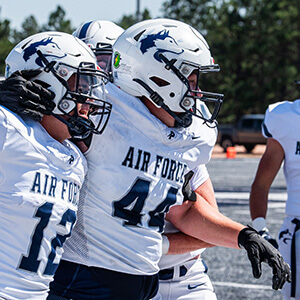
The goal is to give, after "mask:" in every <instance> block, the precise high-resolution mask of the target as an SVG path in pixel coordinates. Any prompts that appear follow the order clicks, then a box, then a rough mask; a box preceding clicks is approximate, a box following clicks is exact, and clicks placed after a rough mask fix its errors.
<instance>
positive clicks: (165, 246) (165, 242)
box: [162, 234, 170, 254]
mask: <svg viewBox="0 0 300 300" xmlns="http://www.w3.org/2000/svg"><path fill="white" fill-rule="evenodd" d="M169 248H170V242H169V239H168V237H167V236H166V235H164V234H163V235H162V254H167V253H168V252H169Z"/></svg>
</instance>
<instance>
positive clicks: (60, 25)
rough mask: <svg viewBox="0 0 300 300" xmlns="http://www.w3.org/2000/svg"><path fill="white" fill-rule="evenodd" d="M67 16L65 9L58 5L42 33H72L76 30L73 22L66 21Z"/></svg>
mask: <svg viewBox="0 0 300 300" xmlns="http://www.w3.org/2000/svg"><path fill="white" fill-rule="evenodd" d="M65 16H66V13H65V11H64V9H63V8H62V7H61V6H60V5H58V6H57V8H56V10H55V11H54V12H52V13H51V14H50V16H49V21H48V24H46V25H44V26H43V27H42V31H47V30H54V31H61V32H66V33H72V32H73V31H74V30H75V29H74V28H73V27H72V25H71V21H70V20H67V19H65Z"/></svg>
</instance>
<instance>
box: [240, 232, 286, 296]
mask: <svg viewBox="0 0 300 300" xmlns="http://www.w3.org/2000/svg"><path fill="white" fill-rule="evenodd" d="M238 243H239V245H240V247H241V248H245V249H246V251H247V253H248V258H249V260H250V262H251V266H252V271H253V276H254V277H255V278H259V277H260V276H261V263H262V262H265V263H267V264H268V265H269V266H270V267H271V268H272V270H273V279H272V288H273V289H274V290H278V289H281V288H282V287H283V285H284V283H285V282H286V281H287V282H291V272H290V267H289V265H288V264H287V263H286V262H285V261H284V260H283V257H282V256H281V254H280V253H279V251H278V250H277V249H276V248H274V247H273V246H272V245H271V244H270V243H269V242H267V241H266V240H265V239H264V238H262V237H261V236H260V235H259V234H258V232H257V231H255V230H254V229H253V228H251V227H246V228H244V229H242V230H241V231H240V233H239V236H238Z"/></svg>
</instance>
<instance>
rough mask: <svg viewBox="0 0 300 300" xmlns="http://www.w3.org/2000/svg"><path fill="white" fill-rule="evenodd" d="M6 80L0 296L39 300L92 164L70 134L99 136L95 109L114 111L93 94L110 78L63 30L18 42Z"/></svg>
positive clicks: (0, 92) (0, 164)
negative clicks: (93, 117)
mask: <svg viewBox="0 0 300 300" xmlns="http://www.w3.org/2000/svg"><path fill="white" fill-rule="evenodd" d="M11 73H13V74H12V75H11V76H10V74H11ZM6 77H8V78H7V79H6V80H4V81H3V82H1V85H0V98H1V102H2V103H3V104H5V106H6V107H4V106H0V119H1V121H0V174H1V175H0V178H1V179H0V219H1V222H0V224H1V225H0V236H1V238H0V248H1V253H0V278H1V279H0V298H1V299H28V300H29V299H30V300H32V299H37V300H42V299H46V297H47V293H48V289H49V283H50V281H51V280H53V275H54V272H55V270H56V268H57V266H58V263H59V261H60V258H61V255H62V245H63V243H64V242H65V240H66V239H67V238H68V237H69V236H70V234H71V230H72V227H73V225H74V223H75V220H76V213H77V208H78V200H79V199H78V198H79V189H80V188H81V186H82V183H83V180H84V176H85V173H86V168H87V166H86V160H85V158H84V157H83V155H82V153H81V152H80V150H79V149H78V148H77V147H76V146H75V145H74V144H72V143H71V142H69V141H68V138H70V137H75V138H82V137H84V136H86V135H89V134H90V132H94V133H96V131H97V129H96V128H97V127H98V128H99V126H92V123H91V121H90V120H89V119H88V118H89V115H90V112H93V113H101V112H103V113H104V112H105V113H106V114H108V113H109V111H105V110H106V108H105V102H103V101H102V100H101V99H98V98H96V97H95V96H93V90H94V89H95V87H96V85H97V86H99V85H101V86H102V85H103V83H104V80H106V78H105V77H104V76H103V73H102V72H100V71H99V70H97V62H96V59H95V57H94V55H93V53H92V51H91V50H90V49H89V48H88V47H87V46H86V45H85V44H84V43H82V41H80V40H79V39H77V38H75V37H73V36H72V35H69V34H65V33H60V32H44V33H40V34H36V35H33V36H30V37H28V38H27V39H25V40H23V41H22V42H20V43H19V44H18V45H16V47H15V48H14V49H13V50H12V51H11V52H10V53H9V55H8V57H7V58H6ZM29 79H31V80H33V81H27V80H29ZM47 88H49V89H47ZM97 90H98V89H97ZM97 93H98V94H99V92H97ZM7 107H10V108H12V109H13V110H14V111H17V112H19V113H20V115H22V117H23V118H21V117H20V116H19V115H18V114H16V113H13V112H12V111H11V110H10V109H8V108H7ZM25 107H26V108H25ZM109 108H110V106H109ZM42 115H44V116H43V117H42ZM27 116H30V118H27ZM32 119H35V120H32Z"/></svg>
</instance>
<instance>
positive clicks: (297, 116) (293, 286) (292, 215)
mask: <svg viewBox="0 0 300 300" xmlns="http://www.w3.org/2000/svg"><path fill="white" fill-rule="evenodd" d="M299 120H300V100H295V101H294V102H289V101H284V102H278V103H275V104H271V105H270V106H269V108H268V109H267V111H266V114H265V120H264V123H263V126H262V132H263V134H264V136H265V137H267V138H268V140H267V146H266V149H265V152H264V154H263V156H262V158H261V160H260V163H259V166H258V169H257V173H256V176H255V179H254V182H253V184H252V188H251V194H250V212H251V218H252V220H253V226H256V228H257V230H263V231H267V233H268V230H267V226H266V215H267V209H268V194H269V190H270V187H271V184H272V182H273V180H274V178H275V177H276V175H277V173H278V171H279V169H280V167H281V164H282V163H284V165H283V171H284V176H285V179H286V183H287V193H288V199H287V202H286V207H285V213H286V217H285V219H284V221H283V224H282V226H281V228H280V232H279V235H278V244H279V250H280V252H281V253H282V256H283V257H284V259H285V260H286V262H287V263H289V265H290V266H291V272H292V282H291V283H286V284H285V285H284V287H283V289H282V294H283V297H284V299H300V255H299V246H300V244H299V237H300V235H299V228H300V205H299V193H300V190H299V189H300V185H299V181H300V164H299V155H300V141H299V134H298V132H299V130H298V127H299V124H300V122H299ZM270 238H271V237H269V239H270ZM272 242H273V243H275V242H276V240H275V239H272Z"/></svg>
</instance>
